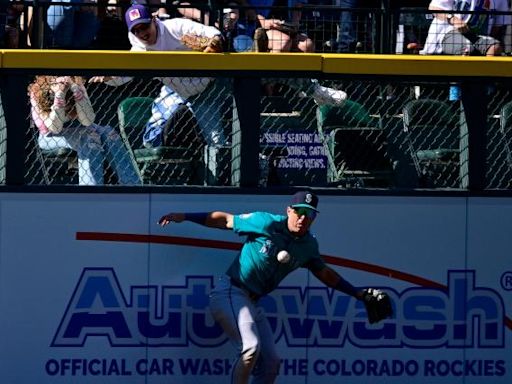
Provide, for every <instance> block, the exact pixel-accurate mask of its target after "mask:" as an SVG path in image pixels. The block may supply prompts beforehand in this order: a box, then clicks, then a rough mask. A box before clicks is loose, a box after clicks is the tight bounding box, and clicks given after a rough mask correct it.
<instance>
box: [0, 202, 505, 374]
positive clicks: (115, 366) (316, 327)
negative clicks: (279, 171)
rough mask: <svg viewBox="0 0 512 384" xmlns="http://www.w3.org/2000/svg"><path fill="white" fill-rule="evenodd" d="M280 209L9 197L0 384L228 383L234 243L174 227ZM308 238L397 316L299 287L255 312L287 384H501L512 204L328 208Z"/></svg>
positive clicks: (0, 257) (301, 273) (297, 275)
mask: <svg viewBox="0 0 512 384" xmlns="http://www.w3.org/2000/svg"><path fill="white" fill-rule="evenodd" d="M287 203H288V197H287V196H286V195H252V196H250V198H248V196H247V195H240V194H229V195H226V194H210V195H190V194H179V193H177V194H158V193H155V194H86V193H83V194H76V193H75V194H52V193H48V194H31V193H27V194H16V193H4V194H3V195H2V200H1V203H0V217H1V223H0V228H1V231H0V307H1V308H2V315H1V316H0V340H2V342H1V344H0V376H1V377H2V382H5V383H9V384H16V383H20V384H21V383H35V382H37V383H52V384H53V383H91V382H102V383H125V384H126V383H134V384H136V383H219V382H228V378H229V370H230V368H231V364H232V362H233V357H234V349H233V348H232V346H231V345H230V344H229V343H228V342H227V340H226V338H225V336H224V335H223V333H222V332H221V330H220V329H219V327H218V326H216V325H215V323H214V322H213V321H212V318H211V316H210V314H209V312H208V307H207V305H208V292H209V291H210V289H211V287H212V285H213V284H215V280H216V279H217V277H218V276H220V275H222V274H223V273H224V271H225V270H226V268H227V267H228V265H229V263H230V262H231V260H232V259H233V258H234V257H235V256H236V252H237V249H238V247H239V246H240V243H241V241H242V240H243V239H241V238H239V237H238V236H237V235H235V234H233V233H232V232H231V231H221V230H214V229H205V228H202V227H200V226H198V225H196V224H194V223H182V224H179V225H170V226H169V227H166V228H164V229H162V228H160V227H159V226H158V225H157V224H156V222H157V220H158V218H159V217H160V216H161V215H162V214H163V213H166V212H168V211H172V210H180V211H181V210H186V211H206V210H210V209H219V210H226V211H231V212H236V213H243V212H248V211H254V210H269V211H271V212H275V213H282V212H284V209H285V207H286V205H287ZM319 209H320V211H321V214H320V215H319V216H318V218H317V221H316V223H315V225H314V229H313V231H314V233H315V234H316V236H317V237H318V239H319V242H320V251H321V253H322V254H323V255H324V256H325V258H326V260H327V262H328V263H329V264H331V265H332V266H333V267H334V268H335V269H336V270H337V271H338V272H340V273H341V274H342V275H343V276H345V277H346V278H347V279H348V280H350V281H352V282H353V283H355V284H357V285H361V286H375V287H379V288H382V289H385V290H386V291H388V292H389V293H390V294H391V296H392V300H393V306H394V309H395V316H393V318H391V319H388V320H385V321H384V322H382V323H381V324H379V325H369V324H367V322H366V321H365V314H364V309H363V307H362V306H361V304H360V303H357V302H355V301H354V300H353V299H351V298H349V297H347V296H346V295H342V294H339V293H335V292H332V291H331V290H330V289H327V288H325V287H324V286H322V285H321V284H319V282H318V281H317V280H316V279H315V278H314V277H312V275H311V274H309V273H308V272H307V270H298V271H295V272H294V273H293V274H292V275H290V276H289V277H288V278H286V279H285V280H284V281H283V282H282V284H281V285H280V287H279V288H278V289H277V290H276V291H275V292H274V293H272V294H271V295H270V296H268V297H266V298H264V299H262V300H261V305H262V306H263V308H264V309H265V311H266V313H267V315H268V317H269V319H270V322H271V324H272V329H273V332H274V339H275V342H276V343H277V345H278V350H279V353H280V355H281V356H282V358H283V364H282V368H281V378H280V379H279V382H280V383H332V382H333V381H334V382H338V381H339V382H345V383H367V382H368V380H378V381H379V382H386V383H425V382H435V383H482V382H485V383H508V382H510V378H511V377H512V376H511V375H512V373H511V370H512V357H511V355H510V353H509V351H510V345H511V342H512V321H511V320H510V316H511V315H512V314H511V305H512V297H511V295H512V293H511V290H512V270H511V268H510V249H511V247H512V243H511V239H510V236H509V233H510V230H509V228H510V227H511V226H512V204H511V202H510V200H509V199H503V198H476V197H475V198H466V197H391V196H387V197H386V196H382V197H376V196H373V197H372V196H359V197H356V196H322V197H321V201H320V206H319Z"/></svg>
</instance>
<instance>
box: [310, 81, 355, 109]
mask: <svg viewBox="0 0 512 384" xmlns="http://www.w3.org/2000/svg"><path fill="white" fill-rule="evenodd" d="M347 97H348V96H347V93H346V92H344V91H341V90H339V89H333V88H328V87H323V86H321V85H320V84H317V85H316V86H315V90H314V92H313V99H315V102H316V103H317V104H318V105H334V106H341V105H343V103H344V102H345V100H347Z"/></svg>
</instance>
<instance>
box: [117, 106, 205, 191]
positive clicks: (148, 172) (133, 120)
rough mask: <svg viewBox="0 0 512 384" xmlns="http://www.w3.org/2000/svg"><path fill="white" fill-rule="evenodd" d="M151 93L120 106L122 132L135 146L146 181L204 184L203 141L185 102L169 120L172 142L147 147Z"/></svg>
mask: <svg viewBox="0 0 512 384" xmlns="http://www.w3.org/2000/svg"><path fill="white" fill-rule="evenodd" d="M152 103H153V99H152V98H150V97H129V98H126V99H124V100H123V101H122V102H121V103H120V104H119V107H118V110H117V114H118V119H119V129H120V132H121V136H122V137H123V139H124V140H125V142H126V143H127V144H128V147H129V148H130V149H131V150H132V152H133V156H134V158H135V161H136V162H137V164H138V165H139V168H140V172H141V175H142V179H143V182H144V183H146V184H158V185H161V184H171V185H176V184H202V183H203V178H204V177H203V176H202V173H203V172H204V170H203V168H204V165H203V160H202V157H203V147H204V143H203V142H202V139H201V138H200V136H199V134H198V133H197V130H198V129H197V124H196V122H195V118H194V117H193V114H192V112H191V111H190V110H189V109H188V107H186V106H185V105H183V106H182V107H180V108H179V110H178V111H177V113H176V115H175V116H174V117H173V118H171V119H170V120H169V121H168V122H167V124H169V126H170V127H173V129H172V132H173V135H172V137H171V138H170V139H169V143H167V144H169V145H166V146H159V147H153V148H145V147H143V145H142V135H143V133H144V129H145V126H146V123H147V121H148V120H149V118H150V117H151V105H152Z"/></svg>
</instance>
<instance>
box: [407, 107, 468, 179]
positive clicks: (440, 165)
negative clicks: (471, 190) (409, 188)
mask: <svg viewBox="0 0 512 384" xmlns="http://www.w3.org/2000/svg"><path fill="white" fill-rule="evenodd" d="M403 130H404V133H405V140H406V143H407V148H408V151H409V155H410V157H411V160H412V162H413V165H414V168H415V169H416V173H417V177H418V186H419V187H429V188H430V187H446V188H453V187H458V186H459V184H460V183H459V179H460V177H459V169H460V166H459V163H460V161H459V157H460V148H459V145H460V140H459V136H460V131H459V125H458V115H457V114H455V113H454V112H453V110H452V108H451V107H450V105H449V104H447V103H446V102H444V101H441V100H435V99H417V100H411V101H409V102H408V103H406V104H405V106H404V108H403Z"/></svg>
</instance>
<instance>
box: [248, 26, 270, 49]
mask: <svg viewBox="0 0 512 384" xmlns="http://www.w3.org/2000/svg"><path fill="white" fill-rule="evenodd" d="M252 50H253V52H268V37H267V31H265V29H263V28H257V29H256V31H254V43H253V46H252Z"/></svg>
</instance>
